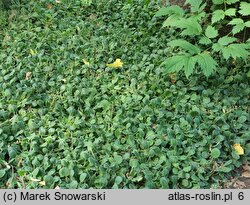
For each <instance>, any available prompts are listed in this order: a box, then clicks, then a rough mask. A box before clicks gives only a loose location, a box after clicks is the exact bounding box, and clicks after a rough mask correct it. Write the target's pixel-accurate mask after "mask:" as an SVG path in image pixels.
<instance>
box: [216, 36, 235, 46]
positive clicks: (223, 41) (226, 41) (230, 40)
mask: <svg viewBox="0 0 250 205" xmlns="http://www.w3.org/2000/svg"><path fill="white" fill-rule="evenodd" d="M236 40H237V38H234V37H227V36H224V37H221V38H219V40H218V43H219V44H220V45H223V46H227V45H228V44H230V43H233V42H235V41H236Z"/></svg>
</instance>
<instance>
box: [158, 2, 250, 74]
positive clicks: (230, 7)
mask: <svg viewBox="0 0 250 205" xmlns="http://www.w3.org/2000/svg"><path fill="white" fill-rule="evenodd" d="M235 3H238V4H239V7H238V9H237V8H234V7H235ZM185 4H188V5H189V9H188V10H184V9H183V8H181V7H180V6H177V5H172V6H168V7H163V8H160V10H159V11H158V12H157V13H156V16H157V17H159V16H167V19H166V20H165V21H164V23H163V27H170V28H174V29H178V31H180V36H181V37H180V38H179V39H176V40H172V41H170V42H169V43H168V46H170V47H171V48H172V49H173V53H174V56H172V57H170V58H168V59H166V60H165V61H164V62H163V64H164V65H166V68H167V72H169V73H172V72H179V71H184V73H185V75H186V77H189V76H190V75H191V74H192V73H194V72H195V71H196V69H197V68H200V69H201V71H202V73H203V74H204V75H205V76H206V77H208V76H210V75H211V74H212V73H214V72H215V71H216V69H217V67H218V63H219V60H218V59H221V58H224V59H225V60H226V61H229V60H230V58H232V59H235V60H236V59H242V60H247V59H248V58H249V51H248V50H249V48H250V46H249V41H247V37H246V35H244V39H243V42H239V39H237V38H236V36H235V35H236V34H238V33H239V32H242V31H243V32H244V29H246V28H247V27H250V21H249V20H244V19H248V18H249V16H250V3H248V2H245V1H241V2H240V1H239V0H226V1H225V0H213V1H212V2H210V4H209V5H212V6H211V8H210V9H211V10H212V12H208V11H207V6H206V3H204V2H203V1H202V0H186V3H185ZM228 25H229V26H232V29H231V31H230V32H228V33H227V34H225V35H223V34H220V32H219V30H220V29H223V28H224V27H226V26H228ZM245 31H246V30H245ZM216 56H219V58H215V57H216Z"/></svg>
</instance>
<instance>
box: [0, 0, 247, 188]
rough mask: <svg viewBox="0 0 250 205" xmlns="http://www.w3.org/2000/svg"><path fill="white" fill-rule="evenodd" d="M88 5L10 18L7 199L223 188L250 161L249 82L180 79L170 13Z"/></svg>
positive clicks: (2, 76) (43, 4)
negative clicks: (28, 192) (47, 192)
mask: <svg viewBox="0 0 250 205" xmlns="http://www.w3.org/2000/svg"><path fill="white" fill-rule="evenodd" d="M48 2H50V3H48ZM73 2H74V3H73ZM80 2H81V1H69V0H68V1H66V0H61V3H56V2H55V1H47V0H46V1H45V0H42V1H35V2H34V1H27V3H25V4H24V5H19V6H16V7H15V5H14V6H13V7H12V9H11V10H10V11H8V12H2V13H1V17H0V20H1V28H0V49H1V51H0V187H1V188H18V187H19V188H21V187H22V188H24V187H26V188H38V187H42V188H55V187H56V186H59V187H61V188H90V187H94V188H192V187H193V188H210V187H219V186H220V184H221V182H223V181H224V180H226V178H228V177H230V176H231V175H232V174H233V171H232V170H234V169H235V167H239V166H240V165H241V164H242V163H244V162H245V161H246V160H247V155H248V154H249V148H250V146H249V144H248V142H249V136H250V126H249V125H250V115H249V113H250V111H249V104H250V103H249V94H250V88H249V79H247V77H246V75H245V74H244V72H243V73H241V72H240V70H239V69H236V68H235V69H231V68H226V67H222V68H221V69H219V70H220V71H219V73H217V74H216V75H214V76H212V77H211V78H209V79H206V78H204V77H200V76H196V75H193V76H192V77H191V78H189V79H188V80H187V79H185V77H183V76H181V75H179V76H176V77H175V79H173V76H171V78H170V77H169V76H168V75H167V74H166V73H165V72H164V70H165V68H164V67H162V66H161V63H162V62H163V61H164V60H165V59H166V57H168V56H171V54H170V53H169V52H170V49H169V48H167V46H166V44H167V42H169V41H170V40H173V39H174V38H175V36H176V35H178V32H176V31H174V30H168V29H166V28H165V29H162V28H161V25H162V20H161V19H156V18H155V17H154V14H155V12H156V11H157V10H158V8H159V5H157V4H156V3H155V4H150V5H149V6H144V5H143V4H142V3H140V2H139V1H134V3H133V4H126V3H125V2H126V1H114V0H113V1H106V2H105V1H97V2H104V3H95V2H94V3H92V4H91V5H83V4H81V3H80ZM116 59H121V61H122V62H123V67H122V68H110V67H107V66H106V64H107V63H112V62H114V61H115V60H116ZM224 65H225V64H224ZM241 70H242V69H241ZM236 143H237V144H239V145H240V146H242V148H243V149H244V155H238V154H237V152H236V151H235V149H234V147H233V145H234V144H236Z"/></svg>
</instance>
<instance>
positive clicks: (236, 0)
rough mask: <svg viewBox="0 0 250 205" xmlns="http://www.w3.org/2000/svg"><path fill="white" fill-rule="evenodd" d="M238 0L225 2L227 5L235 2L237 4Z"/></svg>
mask: <svg viewBox="0 0 250 205" xmlns="http://www.w3.org/2000/svg"><path fill="white" fill-rule="evenodd" d="M239 1H240V0H226V3H227V4H234V3H236V2H239Z"/></svg>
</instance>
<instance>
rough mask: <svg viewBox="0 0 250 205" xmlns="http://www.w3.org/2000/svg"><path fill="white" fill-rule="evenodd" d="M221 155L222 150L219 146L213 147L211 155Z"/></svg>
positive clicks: (215, 156) (214, 156)
mask: <svg viewBox="0 0 250 205" xmlns="http://www.w3.org/2000/svg"><path fill="white" fill-rule="evenodd" d="M219 156H220V150H219V149H218V148H213V149H212V150H211V157H212V158H214V159H216V158H218V157H219Z"/></svg>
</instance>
